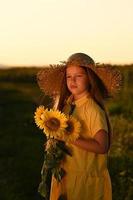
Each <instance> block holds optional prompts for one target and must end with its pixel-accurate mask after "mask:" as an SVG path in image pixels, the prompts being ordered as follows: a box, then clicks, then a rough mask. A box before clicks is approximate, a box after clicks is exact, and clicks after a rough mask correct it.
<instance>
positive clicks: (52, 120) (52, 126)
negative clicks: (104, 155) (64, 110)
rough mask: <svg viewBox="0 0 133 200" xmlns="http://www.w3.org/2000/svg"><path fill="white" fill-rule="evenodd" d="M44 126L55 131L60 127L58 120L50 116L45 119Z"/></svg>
mask: <svg viewBox="0 0 133 200" xmlns="http://www.w3.org/2000/svg"><path fill="white" fill-rule="evenodd" d="M46 126H47V127H48V128H49V129H50V130H51V131H57V130H58V129H59V127H60V121H59V120H58V119H57V118H55V117H52V118H50V119H49V120H47V121H46Z"/></svg>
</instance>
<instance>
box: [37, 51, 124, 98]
mask: <svg viewBox="0 0 133 200" xmlns="http://www.w3.org/2000/svg"><path fill="white" fill-rule="evenodd" d="M70 65H76V66H83V67H87V68H90V69H92V70H93V71H94V72H95V73H96V74H97V75H98V76H99V78H100V79H101V80H102V82H103V83H104V85H105V87H106V88H107V91H108V93H109V94H110V95H111V96H113V95H114V94H115V93H116V92H117V91H119V90H120V88H121V85H122V75H121V73H120V71H119V70H118V69H116V68H114V67H112V66H109V65H97V64H95V62H94V60H93V59H92V58H91V57H90V56H88V55H87V54H84V53H75V54H72V55H71V56H70V57H69V58H68V60H67V61H64V62H62V64H60V65H50V66H49V67H45V68H43V69H42V70H40V71H39V72H38V74H37V82H38V85H39V87H40V89H41V90H42V91H43V92H44V93H45V94H46V95H49V96H54V95H56V94H60V91H61V90H62V87H63V82H64V80H65V70H66V67H68V66H70Z"/></svg>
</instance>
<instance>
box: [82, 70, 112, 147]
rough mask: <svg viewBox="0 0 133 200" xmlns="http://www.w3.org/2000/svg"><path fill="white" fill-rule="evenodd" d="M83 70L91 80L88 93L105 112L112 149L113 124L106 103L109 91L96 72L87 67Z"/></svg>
mask: <svg viewBox="0 0 133 200" xmlns="http://www.w3.org/2000/svg"><path fill="white" fill-rule="evenodd" d="M82 68H83V69H84V70H85V71H86V73H87V75H88V78H89V89H88V91H89V93H90V95H91V97H92V98H93V99H94V101H95V102H96V103H97V104H98V105H99V106H100V107H101V109H103V110H104V112H105V117H106V121H107V126H108V135H109V147H110V145H111V139H112V127H111V123H110V120H109V117H108V113H107V110H106V108H105V105H104V102H105V100H107V99H109V98H110V97H111V96H110V94H109V93H108V90H107V89H106V87H105V85H104V83H103V82H102V80H101V79H100V78H99V77H98V76H97V74H96V73H95V72H94V71H92V70H91V69H90V68H86V67H82Z"/></svg>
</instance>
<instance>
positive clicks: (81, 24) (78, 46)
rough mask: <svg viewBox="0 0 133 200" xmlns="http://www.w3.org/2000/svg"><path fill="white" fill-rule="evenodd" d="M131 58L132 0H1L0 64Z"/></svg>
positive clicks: (119, 61) (115, 61) (113, 61)
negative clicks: (82, 55) (84, 55)
mask: <svg viewBox="0 0 133 200" xmlns="http://www.w3.org/2000/svg"><path fill="white" fill-rule="evenodd" d="M76 52H83V53H87V54H88V55H90V56H91V57H92V58H93V59H94V60H95V61H96V62H100V63H111V64H130V63H133V0H0V64H5V65H12V66H13V65H14V66H15V65H20V66H21V65H26V66H29V65H38V66H39V65H47V64H57V63H59V61H63V60H66V59H67V58H68V57H69V56H70V55H71V54H72V53H76Z"/></svg>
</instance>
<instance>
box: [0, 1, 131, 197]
mask: <svg viewBox="0 0 133 200" xmlns="http://www.w3.org/2000/svg"><path fill="white" fill-rule="evenodd" d="M132 8H133V1H132V0H121V1H120V0H117V1H115V0H112V1H106V0H94V1H91V0H82V1H81V0H71V1H70V0H67V1H66V0H23V1H20V0H12V1H10V0H4V1H2V0H0V199H1V200H29V199H31V200H40V199H42V198H41V197H40V196H39V194H38V192H37V188H38V185H39V183H40V180H41V175H40V172H41V167H42V164H43V160H44V150H43V145H44V141H45V137H44V135H43V134H42V132H41V131H40V130H39V129H38V128H37V127H36V125H35V123H34V112H35V109H36V107H37V106H38V105H40V104H41V103H42V102H43V104H45V105H47V104H49V103H50V102H51V99H50V98H49V97H48V96H45V94H43V93H42V91H40V89H39V87H38V85H37V81H36V74H37V72H38V71H39V70H40V69H41V68H42V67H45V66H47V65H48V64H59V63H60V61H63V60H66V59H67V58H68V57H69V55H71V54H72V53H76V52H84V53H87V54H88V55H90V56H91V57H92V58H93V59H94V60H95V62H100V63H101V64H102V63H104V64H108V65H110V66H115V67H116V68H118V69H119V70H120V71H121V73H122V76H123V85H122V89H121V91H120V92H119V93H118V94H117V95H116V96H115V98H113V99H110V100H109V101H108V102H106V107H107V109H108V112H109V115H110V119H111V123H112V127H113V132H114V139H113V144H112V147H111V150H110V152H109V161H108V167H109V171H110V175H111V180H112V186H113V200H131V199H133V187H132V185H133V176H132V166H133V152H132V142H133V123H132V121H133V109H132V107H133V101H132V99H133V78H132V77H133V20H132V19H133V12H132Z"/></svg>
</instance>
